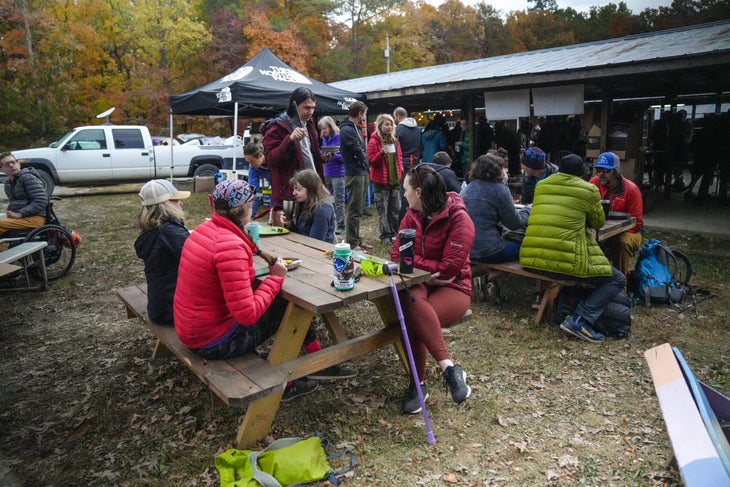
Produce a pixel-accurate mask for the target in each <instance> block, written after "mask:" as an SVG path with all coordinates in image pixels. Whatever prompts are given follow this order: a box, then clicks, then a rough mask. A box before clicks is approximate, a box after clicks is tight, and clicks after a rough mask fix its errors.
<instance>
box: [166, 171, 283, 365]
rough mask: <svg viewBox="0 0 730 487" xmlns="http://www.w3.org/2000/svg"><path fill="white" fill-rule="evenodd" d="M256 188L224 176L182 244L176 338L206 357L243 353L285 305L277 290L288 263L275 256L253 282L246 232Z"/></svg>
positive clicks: (270, 329)
mask: <svg viewBox="0 0 730 487" xmlns="http://www.w3.org/2000/svg"><path fill="white" fill-rule="evenodd" d="M253 198H254V190H253V188H252V187H251V186H249V184H248V183H247V182H246V181H243V180H225V181H223V182H221V183H220V184H218V185H217V186H216V187H215V189H214V190H213V195H212V196H211V206H212V207H213V215H212V217H211V219H210V220H208V221H206V222H203V223H201V224H200V225H198V227H197V228H196V229H195V231H194V232H192V233H191V234H190V237H188V239H187V240H186V241H185V245H184V246H183V250H182V256H181V257H180V267H179V269H178V280H177V288H176V290H175V302H174V312H175V331H176V332H177V336H178V338H180V342H181V343H182V344H183V345H185V346H186V347H188V348H190V349H192V350H193V351H194V352H195V353H196V354H198V355H199V356H201V357H204V358H207V359H222V358H231V357H237V356H241V355H245V354H247V353H249V352H252V351H253V350H254V349H255V347H256V346H257V345H259V344H261V343H263V342H264V341H266V339H268V338H269V337H271V336H272V335H273V334H274V332H275V331H276V329H277V328H278V326H279V323H280V322H281V318H282V316H283V315H284V311H285V310H286V301H285V300H284V299H283V298H281V297H279V296H277V295H278V294H279V291H280V290H281V286H282V284H283V283H284V276H285V275H286V272H287V270H286V266H285V265H284V262H283V261H282V260H281V259H280V258H277V259H276V261H275V262H273V263H272V264H271V266H270V267H269V271H270V276H268V277H267V278H266V279H264V280H263V281H262V282H261V284H260V285H259V286H258V287H256V288H254V286H253V284H254V281H255V278H256V269H255V268H254V265H253V254H254V253H255V252H256V246H255V245H254V244H253V243H252V242H251V241H250V240H249V239H248V238H247V237H246V236H245V235H244V233H243V228H244V226H245V224H246V223H248V222H249V221H250V220H251V202H252V201H253Z"/></svg>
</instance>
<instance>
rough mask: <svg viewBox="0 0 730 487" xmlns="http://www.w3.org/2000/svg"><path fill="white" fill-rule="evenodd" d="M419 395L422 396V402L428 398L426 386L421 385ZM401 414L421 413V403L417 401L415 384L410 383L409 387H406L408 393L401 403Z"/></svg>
mask: <svg viewBox="0 0 730 487" xmlns="http://www.w3.org/2000/svg"><path fill="white" fill-rule="evenodd" d="M421 393H422V394H423V402H424V403H425V402H426V399H428V398H429V394H428V387H426V384H421ZM403 412H404V413H405V414H417V413H420V412H421V401H419V400H418V391H417V390H416V383H415V382H413V381H411V385H410V386H408V393H407V394H406V398H405V400H404V401H403Z"/></svg>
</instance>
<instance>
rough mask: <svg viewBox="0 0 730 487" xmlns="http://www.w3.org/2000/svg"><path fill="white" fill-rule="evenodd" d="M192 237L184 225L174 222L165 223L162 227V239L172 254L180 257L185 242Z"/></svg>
mask: <svg viewBox="0 0 730 487" xmlns="http://www.w3.org/2000/svg"><path fill="white" fill-rule="evenodd" d="M189 236H190V232H188V229H187V228H185V227H184V226H183V225H181V224H179V223H173V222H169V221H168V222H165V223H163V224H162V226H161V227H160V238H161V239H162V242H163V243H164V244H165V246H166V247H167V248H168V249H170V252H172V253H173V254H175V255H177V256H178V257H179V256H180V254H182V249H183V245H184V244H185V240H187V239H188V237H189Z"/></svg>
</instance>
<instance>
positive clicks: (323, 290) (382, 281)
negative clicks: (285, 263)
mask: <svg viewBox="0 0 730 487" xmlns="http://www.w3.org/2000/svg"><path fill="white" fill-rule="evenodd" d="M261 248H262V250H264V251H265V252H267V253H269V254H271V255H275V256H278V257H281V258H285V259H286V258H290V259H300V260H301V261H302V262H301V264H300V265H299V267H297V268H296V269H293V270H291V271H289V272H288V273H287V275H286V278H285V279H284V286H283V287H282V295H283V297H284V298H286V299H287V300H288V301H290V302H293V303H295V304H297V305H298V306H300V307H302V308H304V309H308V310H310V311H314V312H315V314H321V313H326V312H330V311H335V310H338V309H341V308H343V307H344V306H346V305H348V304H352V303H356V302H358V301H364V300H373V299H375V298H378V297H381V296H385V295H389V294H390V293H391V288H390V286H391V285H390V279H389V278H388V277H387V276H378V277H369V276H365V275H364V274H363V275H362V277H361V278H360V280H359V281H358V282H356V283H355V287H354V288H353V289H352V290H350V291H337V290H336V289H335V288H334V287H333V286H332V285H331V283H332V280H333V277H334V269H333V267H332V257H331V256H330V255H327V252H328V251H333V250H334V244H330V243H327V242H323V241H321V240H317V239H314V238H311V237H307V236H305V235H300V234H297V233H294V232H290V233H287V234H284V235H276V236H271V237H268V236H267V237H262V238H261ZM255 265H256V268H257V269H259V268H262V267H266V263H265V262H264V260H263V259H261V258H260V257H257V258H256V263H255ZM357 266H358V264H357V263H355V267H356V268H357ZM430 276H431V275H430V274H429V273H428V272H425V271H422V270H419V269H414V271H413V273H412V274H408V275H404V276H403V277H404V279H401V278H400V277H396V286H397V288H398V289H402V288H403V287H405V286H410V285H413V284H417V283H421V282H425V281H427V280H429V279H430Z"/></svg>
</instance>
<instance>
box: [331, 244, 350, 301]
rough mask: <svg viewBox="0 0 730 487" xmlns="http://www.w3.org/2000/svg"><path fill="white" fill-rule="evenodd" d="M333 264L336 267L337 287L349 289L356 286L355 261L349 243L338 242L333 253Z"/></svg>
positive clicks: (343, 289) (335, 281)
mask: <svg viewBox="0 0 730 487" xmlns="http://www.w3.org/2000/svg"><path fill="white" fill-rule="evenodd" d="M332 264H333V266H334V269H335V280H334V283H335V289H336V290H338V291H349V290H351V289H352V288H354V287H355V263H354V262H353V261H352V249H351V248H350V244H349V243H338V244H336V245H335V251H334V252H333V253H332Z"/></svg>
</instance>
